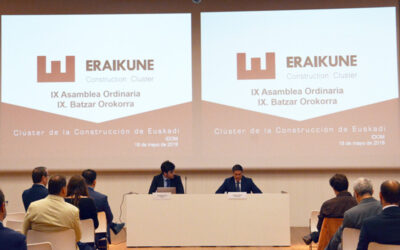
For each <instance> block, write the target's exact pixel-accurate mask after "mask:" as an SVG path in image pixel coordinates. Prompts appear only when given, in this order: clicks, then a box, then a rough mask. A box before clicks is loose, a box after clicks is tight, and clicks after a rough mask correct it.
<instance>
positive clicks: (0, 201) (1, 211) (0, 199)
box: [0, 189, 7, 221]
mask: <svg viewBox="0 0 400 250" xmlns="http://www.w3.org/2000/svg"><path fill="white" fill-rule="evenodd" d="M6 216H7V209H6V200H5V197H4V193H3V191H2V190H1V189H0V221H3V220H4V218H6Z"/></svg>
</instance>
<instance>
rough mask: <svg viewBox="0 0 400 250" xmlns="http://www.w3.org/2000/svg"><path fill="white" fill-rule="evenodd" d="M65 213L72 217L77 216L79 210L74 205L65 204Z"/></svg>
mask: <svg viewBox="0 0 400 250" xmlns="http://www.w3.org/2000/svg"><path fill="white" fill-rule="evenodd" d="M64 208H65V211H67V212H70V213H71V214H72V215H76V213H78V214H79V208H77V207H75V206H74V205H72V204H70V203H68V202H65V207H64Z"/></svg>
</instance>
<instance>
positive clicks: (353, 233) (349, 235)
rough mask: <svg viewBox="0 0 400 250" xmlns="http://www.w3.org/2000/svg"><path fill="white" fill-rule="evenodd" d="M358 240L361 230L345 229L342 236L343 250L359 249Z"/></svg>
mask: <svg viewBox="0 0 400 250" xmlns="http://www.w3.org/2000/svg"><path fill="white" fill-rule="evenodd" d="M358 238H360V229H355V228H345V229H344V230H343V236H342V250H354V249H357V245H358Z"/></svg>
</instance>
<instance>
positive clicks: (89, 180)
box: [82, 169, 125, 242]
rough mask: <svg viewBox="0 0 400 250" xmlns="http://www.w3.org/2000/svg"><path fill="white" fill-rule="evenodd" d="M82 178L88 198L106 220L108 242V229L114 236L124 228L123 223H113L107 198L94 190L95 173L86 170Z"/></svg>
mask: <svg viewBox="0 0 400 250" xmlns="http://www.w3.org/2000/svg"><path fill="white" fill-rule="evenodd" d="M82 177H83V178H84V179H85V181H86V184H87V186H88V193H89V197H90V198H92V199H93V200H94V203H95V205H96V209H97V212H105V213H106V219H107V238H108V241H109V242H110V229H111V230H113V232H114V234H118V233H119V232H120V231H121V230H122V228H124V226H125V223H120V224H118V223H114V222H112V221H113V218H114V216H113V213H112V212H111V208H110V205H109V204H108V198H107V196H106V195H104V194H102V193H99V192H97V191H95V190H94V188H95V186H96V183H97V182H96V178H97V173H96V171H94V170H92V169H86V170H84V171H83V172H82Z"/></svg>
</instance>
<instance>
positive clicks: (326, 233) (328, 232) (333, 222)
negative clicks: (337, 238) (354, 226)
mask: <svg viewBox="0 0 400 250" xmlns="http://www.w3.org/2000/svg"><path fill="white" fill-rule="evenodd" d="M342 222H343V218H324V222H322V227H321V231H320V233H319V239H318V250H324V249H325V247H326V246H327V245H328V243H329V241H330V240H331V239H332V237H333V235H334V234H335V233H336V231H337V230H338V228H339V227H340V225H342Z"/></svg>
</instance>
